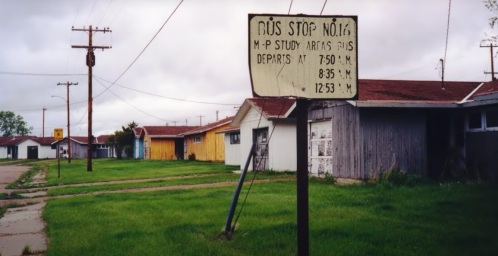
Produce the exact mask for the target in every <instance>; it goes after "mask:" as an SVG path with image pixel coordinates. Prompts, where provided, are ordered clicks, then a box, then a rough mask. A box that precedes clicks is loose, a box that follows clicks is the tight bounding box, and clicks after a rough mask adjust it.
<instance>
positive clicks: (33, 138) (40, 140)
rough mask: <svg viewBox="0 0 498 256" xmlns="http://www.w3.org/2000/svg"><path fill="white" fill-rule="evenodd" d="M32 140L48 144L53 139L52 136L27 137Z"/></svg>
mask: <svg viewBox="0 0 498 256" xmlns="http://www.w3.org/2000/svg"><path fill="white" fill-rule="evenodd" d="M29 139H30V140H32V141H35V142H37V143H39V144H40V145H46V146H47V145H48V146H49V145H50V144H52V142H54V141H55V139H54V137H32V138H29Z"/></svg>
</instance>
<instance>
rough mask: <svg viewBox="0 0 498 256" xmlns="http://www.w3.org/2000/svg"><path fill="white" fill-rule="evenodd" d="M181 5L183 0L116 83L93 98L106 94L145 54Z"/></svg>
mask: <svg viewBox="0 0 498 256" xmlns="http://www.w3.org/2000/svg"><path fill="white" fill-rule="evenodd" d="M182 3H183V0H181V1H180V3H179V4H178V5H177V6H176V8H175V9H174V10H173V12H172V13H171V14H170V15H169V17H168V18H167V19H166V21H165V22H164V23H163V25H162V26H161V28H159V30H158V31H157V33H156V34H155V35H154V36H153V37H152V39H151V40H150V41H149V43H148V44H147V45H146V46H145V48H144V49H143V50H142V51H141V52H140V54H138V56H137V57H136V58H135V60H133V62H132V63H131V64H130V65H129V66H128V67H127V68H126V69H125V71H123V73H122V74H121V75H120V76H119V77H118V78H117V79H116V81H114V82H113V83H112V84H111V85H110V86H109V87H106V88H107V89H106V90H104V91H103V92H101V93H100V94H98V95H97V96H95V97H94V98H97V97H99V96H100V95H102V94H103V93H104V92H106V91H107V90H109V88H111V87H112V86H113V85H114V84H115V83H116V82H117V81H118V80H119V79H120V78H121V77H122V76H123V75H124V74H125V73H126V72H127V71H128V70H129V69H130V68H131V66H133V64H135V62H136V61H137V60H138V58H140V56H142V54H143V53H144V52H145V50H146V49H147V48H148V47H149V45H150V44H151V43H152V41H154V39H155V38H156V36H157V35H158V34H159V32H161V30H162V29H163V28H164V26H165V25H166V23H168V21H169V19H171V17H172V16H173V14H174V13H175V12H176V10H177V9H178V7H180V5H181V4H182Z"/></svg>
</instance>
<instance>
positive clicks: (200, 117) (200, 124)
mask: <svg viewBox="0 0 498 256" xmlns="http://www.w3.org/2000/svg"><path fill="white" fill-rule="evenodd" d="M197 117H199V126H202V118H203V117H204V116H197Z"/></svg>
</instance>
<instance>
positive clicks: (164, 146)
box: [150, 138, 176, 160]
mask: <svg viewBox="0 0 498 256" xmlns="http://www.w3.org/2000/svg"><path fill="white" fill-rule="evenodd" d="M151 141H152V143H151V144H150V159H152V160H174V159H176V156H175V139H166V138H164V139H162V138H161V139H160V138H153V139H152V140H151Z"/></svg>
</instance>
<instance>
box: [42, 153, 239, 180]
mask: <svg viewBox="0 0 498 256" xmlns="http://www.w3.org/2000/svg"><path fill="white" fill-rule="evenodd" d="M92 166H93V171H92V172H87V171H86V159H73V160H72V163H71V164H68V163H67V162H66V161H61V167H60V169H61V171H60V172H61V178H60V179H58V175H57V162H52V163H50V164H49V173H48V179H47V185H48V186H52V185H59V184H77V183H88V182H99V181H114V180H131V179H147V178H163V177H170V176H179V175H191V174H208V173H228V172H231V171H233V170H238V169H239V166H230V165H224V164H223V163H210V162H198V161H181V160H178V161H177V160H175V161H155V160H145V161H144V160H134V159H128V160H116V159H114V158H105V159H94V160H93V161H92Z"/></svg>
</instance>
